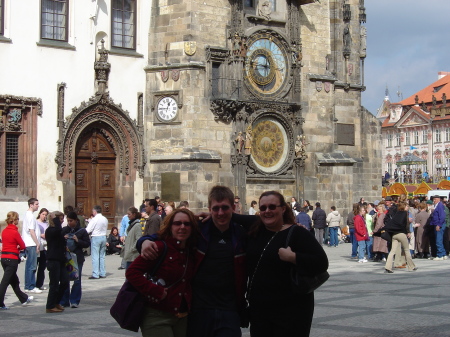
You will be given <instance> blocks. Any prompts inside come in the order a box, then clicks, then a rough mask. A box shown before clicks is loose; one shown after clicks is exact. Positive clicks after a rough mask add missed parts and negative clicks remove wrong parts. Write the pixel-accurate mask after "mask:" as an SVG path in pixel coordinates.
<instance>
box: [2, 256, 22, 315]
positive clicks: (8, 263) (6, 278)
mask: <svg viewBox="0 0 450 337" xmlns="http://www.w3.org/2000/svg"><path fill="white" fill-rule="evenodd" d="M1 262H2V267H3V278H2V282H1V283H0V307H3V306H5V302H4V301H5V294H6V289H7V288H8V286H9V285H10V286H11V288H12V289H13V290H14V293H15V294H16V296H17V298H18V299H19V301H20V303H25V302H26V301H27V299H28V295H27V294H25V293H24V292H22V291H21V290H20V282H19V278H18V277H17V267H18V266H19V260H15V259H2V261H1Z"/></svg>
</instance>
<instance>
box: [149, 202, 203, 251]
mask: <svg viewBox="0 0 450 337" xmlns="http://www.w3.org/2000/svg"><path fill="white" fill-rule="evenodd" d="M178 213H184V214H186V215H187V216H188V218H189V222H190V223H191V228H192V230H191V235H190V236H189V238H188V239H187V240H186V248H188V247H193V246H195V244H196V243H197V237H198V235H200V231H199V229H198V224H197V220H196V219H195V216H194V213H192V212H191V211H190V210H188V209H187V208H177V209H175V210H174V211H173V212H172V213H170V214H169V215H168V216H166V217H165V218H164V221H163V224H162V226H161V229H160V230H159V232H158V236H159V238H160V239H161V240H165V239H167V238H171V237H172V231H171V228H172V223H173V219H174V218H175V215H177V214H178Z"/></svg>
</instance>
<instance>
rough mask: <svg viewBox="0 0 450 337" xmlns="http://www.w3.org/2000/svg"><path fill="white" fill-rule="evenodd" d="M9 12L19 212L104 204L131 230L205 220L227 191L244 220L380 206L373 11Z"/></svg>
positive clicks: (1, 183)
mask: <svg viewBox="0 0 450 337" xmlns="http://www.w3.org/2000/svg"><path fill="white" fill-rule="evenodd" d="M0 11H1V12H0V14H1V15H0V73H2V79H3V80H2V81H0V110H2V118H3V124H2V125H4V127H3V128H2V129H0V144H1V147H0V148H1V151H2V152H1V153H0V160H1V161H0V177H1V178H0V206H1V207H0V209H2V210H5V212H6V210H9V209H12V210H18V211H20V212H21V211H23V210H24V209H25V201H26V200H27V199H28V198H29V197H32V196H37V197H38V198H39V200H40V201H41V206H44V207H47V208H49V209H52V210H53V209H62V207H63V206H65V205H67V204H72V205H74V206H77V207H78V208H79V211H80V213H84V214H86V215H89V212H90V209H91V207H92V206H93V205H95V204H100V205H102V206H103V208H104V209H105V210H106V211H107V212H106V213H107V214H106V215H107V216H108V217H109V219H110V221H111V223H112V222H114V221H115V222H116V223H117V222H118V220H119V219H121V217H122V216H123V214H125V212H126V209H127V207H129V206H131V205H139V204H140V203H141V201H142V199H143V198H144V197H153V196H155V195H160V196H161V197H162V199H163V200H165V201H172V200H173V201H175V202H177V201H180V200H188V201H189V203H190V206H191V208H192V209H193V210H202V209H205V208H206V207H207V194H208V191H209V189H210V188H211V187H212V186H214V185H216V184H224V185H227V186H230V187H231V188H232V189H233V190H234V191H235V193H236V194H237V195H239V196H240V197H241V202H242V203H243V204H244V207H245V208H246V209H248V207H249V204H250V201H251V200H257V198H258V197H259V195H260V194H261V192H263V191H265V190H269V189H276V190H280V191H281V192H282V193H283V194H284V195H285V196H286V198H289V199H290V197H291V196H295V197H297V198H298V199H308V200H310V201H311V202H315V201H321V202H322V203H323V204H324V208H327V207H329V206H331V205H332V204H334V205H336V206H337V207H338V209H340V210H344V212H345V211H346V210H348V209H349V208H350V207H351V204H352V203H353V202H355V201H357V200H358V199H359V197H361V196H364V197H365V198H366V199H368V200H371V199H375V198H378V197H379V195H380V193H381V191H380V184H379V173H380V172H381V170H382V167H381V161H380V158H381V149H380V141H379V140H380V123H379V122H378V121H377V120H376V118H375V117H374V116H373V115H372V114H370V113H369V112H368V111H367V110H366V109H364V107H362V106H361V92H362V91H363V90H364V89H365V86H364V60H365V57H366V35H367V34H366V28H365V20H366V14H365V8H364V1H363V0H321V1H320V2H318V1H317V2H316V1H314V0H296V1H293V0H271V1H267V0H259V1H257V0H245V1H243V0H239V1H237V0H212V1H198V0H187V1H172V0H160V1H152V2H148V1H138V0H124V1H122V0H121V1H118V0H107V1H100V0H93V1H90V2H89V4H87V3H85V2H82V1H68V0H58V1H52V0H42V1H38V2H33V5H30V6H26V8H25V7H23V6H21V5H19V4H18V3H16V2H15V1H13V0H3V1H1V0H0ZM23 22H27V25H25V26H23ZM102 40H103V41H102ZM5 78H7V79H10V80H8V81H5V80H4V79H5ZM18 79H20V81H19V80H18ZM18 201H19V203H17V202H18ZM0 216H1V215H0ZM114 219H116V220H114Z"/></svg>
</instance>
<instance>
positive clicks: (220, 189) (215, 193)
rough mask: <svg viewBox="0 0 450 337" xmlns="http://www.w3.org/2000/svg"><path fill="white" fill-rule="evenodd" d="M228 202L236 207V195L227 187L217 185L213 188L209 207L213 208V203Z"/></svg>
mask: <svg viewBox="0 0 450 337" xmlns="http://www.w3.org/2000/svg"><path fill="white" fill-rule="evenodd" d="M224 200H228V201H229V202H230V205H234V193H233V192H232V191H231V190H230V189H229V188H228V187H226V186H220V185H216V186H214V187H213V188H211V191H210V192H209V194H208V206H209V207H211V204H212V202H213V201H217V202H221V201H224Z"/></svg>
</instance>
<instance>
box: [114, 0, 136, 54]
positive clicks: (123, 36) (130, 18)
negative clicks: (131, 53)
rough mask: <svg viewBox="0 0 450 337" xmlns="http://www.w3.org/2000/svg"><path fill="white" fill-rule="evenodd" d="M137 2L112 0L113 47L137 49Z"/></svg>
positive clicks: (132, 0) (133, 0)
mask: <svg viewBox="0 0 450 337" xmlns="http://www.w3.org/2000/svg"><path fill="white" fill-rule="evenodd" d="M135 40H136V1H135V0H112V46H113V47H117V48H126V49H135V48H136V47H135V45H136V43H135Z"/></svg>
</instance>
